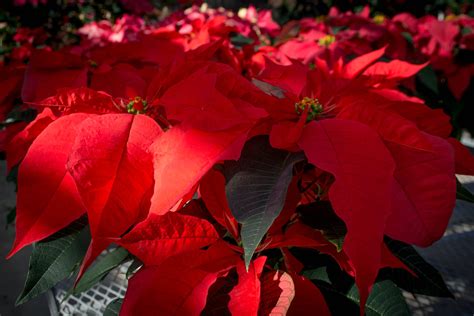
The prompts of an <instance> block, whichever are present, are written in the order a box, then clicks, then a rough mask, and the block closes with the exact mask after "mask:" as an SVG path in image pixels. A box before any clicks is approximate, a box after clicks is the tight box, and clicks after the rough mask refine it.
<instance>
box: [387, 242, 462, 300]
mask: <svg viewBox="0 0 474 316" xmlns="http://www.w3.org/2000/svg"><path fill="white" fill-rule="evenodd" d="M385 242H386V244H387V246H388V248H389V249H390V250H391V251H392V253H393V254H394V255H395V256H397V257H398V258H399V259H400V260H401V261H402V262H403V263H404V264H405V265H406V266H407V267H408V268H410V269H411V270H412V271H413V272H414V273H415V274H416V275H417V276H418V277H414V276H413V275H412V274H410V273H409V272H408V271H405V270H403V269H383V270H382V271H381V273H380V277H382V278H387V279H390V280H392V281H393V282H395V284H397V285H398V287H400V288H402V289H404V290H407V291H409V292H412V293H418V294H424V295H430V296H439V297H452V298H454V296H453V294H452V293H451V292H450V291H449V289H448V288H447V286H446V284H445V283H444V280H443V278H442V277H441V275H440V274H439V272H438V271H437V270H436V269H435V268H434V267H433V266H432V265H430V264H429V263H428V262H426V261H425V260H424V259H423V258H422V257H421V256H420V255H419V254H418V252H417V251H416V250H415V249H414V248H413V247H412V246H410V245H407V244H405V243H403V242H400V241H396V240H392V239H388V238H387V239H386V241H385Z"/></svg>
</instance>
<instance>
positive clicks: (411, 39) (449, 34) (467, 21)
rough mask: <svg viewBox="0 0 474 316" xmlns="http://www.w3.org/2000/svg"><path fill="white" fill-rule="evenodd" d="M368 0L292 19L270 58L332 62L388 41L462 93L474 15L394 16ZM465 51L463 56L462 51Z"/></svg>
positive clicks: (473, 42) (399, 54) (397, 54)
mask: <svg viewBox="0 0 474 316" xmlns="http://www.w3.org/2000/svg"><path fill="white" fill-rule="evenodd" d="M370 13H371V12H370V8H369V7H368V6H366V7H364V9H363V10H362V11H360V12H358V13H353V12H340V11H339V10H337V8H335V7H333V8H332V9H331V10H330V12H329V14H328V15H327V16H325V17H319V18H317V19H313V18H305V19H301V20H298V21H290V22H289V23H287V24H286V25H284V26H283V27H282V31H281V33H280V34H279V36H278V37H277V40H276V44H277V45H276V46H277V48H275V49H271V48H266V47H264V48H261V50H265V51H267V50H270V51H272V53H273V58H274V59H276V60H280V61H283V62H285V61H286V62H287V61H288V58H291V59H296V60H299V61H301V62H303V63H305V64H310V63H313V62H314V60H315V58H322V59H324V60H326V61H327V62H329V63H331V64H333V63H335V62H337V60H338V59H339V58H341V57H345V56H347V55H356V56H359V55H361V54H365V53H368V52H370V51H372V50H374V49H377V48H381V47H383V46H385V45H387V46H388V47H387V56H388V57H391V58H398V59H402V60H407V61H417V62H420V63H421V62H425V61H430V64H431V66H432V67H433V68H434V69H435V70H436V71H438V72H439V73H440V75H439V77H440V80H441V79H442V80H446V81H447V84H448V86H449V89H450V90H451V92H452V94H453V95H454V96H455V97H456V98H457V99H460V98H461V97H462V95H463V94H464V93H465V91H466V89H467V87H468V86H469V82H470V79H471V78H472V77H473V76H474V64H473V63H472V58H471V59H469V58H466V56H470V54H472V52H473V50H474V35H473V34H474V32H473V31H474V19H473V18H471V17H469V16H465V15H460V16H454V15H448V16H446V18H445V19H444V20H439V19H438V18H436V17H434V16H431V15H427V16H424V17H422V18H416V17H415V16H413V15H411V14H410V13H406V12H404V13H399V14H397V15H395V16H393V17H386V16H383V15H380V14H378V15H374V16H371V14H370ZM463 56H464V57H463Z"/></svg>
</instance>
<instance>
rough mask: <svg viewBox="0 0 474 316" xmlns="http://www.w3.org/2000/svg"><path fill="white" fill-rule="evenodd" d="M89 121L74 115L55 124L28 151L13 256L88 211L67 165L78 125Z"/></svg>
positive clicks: (21, 170) (20, 183)
mask: <svg viewBox="0 0 474 316" xmlns="http://www.w3.org/2000/svg"><path fill="white" fill-rule="evenodd" d="M87 117H88V115H87V114H72V115H70V116H67V117H63V118H61V119H59V120H57V121H55V122H53V123H52V124H50V125H49V126H48V127H47V128H46V129H45V130H44V131H43V132H42V133H41V134H40V135H39V136H38V137H37V138H36V139H35V141H34V142H33V143H32V145H31V147H30V149H29V150H28V153H27V155H26V157H25V158H24V159H23V161H22V163H21V166H20V168H19V171H18V197H17V219H16V225H17V226H16V239H15V243H14V244H13V247H12V250H11V251H10V254H9V256H12V255H13V254H14V253H15V252H17V251H18V250H20V249H21V248H23V247H24V246H26V245H29V244H31V243H33V242H35V241H38V240H41V239H44V238H46V237H48V236H49V235H52V234H53V233H55V232H57V231H58V230H60V229H62V228H64V227H65V226H67V225H68V224H69V223H71V222H72V221H73V220H75V219H77V218H79V217H80V216H81V215H82V214H84V212H85V211H86V208H85V207H84V204H83V202H82V199H81V196H80V195H79V192H78V190H77V187H76V184H75V182H74V179H73V177H72V176H71V174H70V173H69V172H68V171H67V169H66V163H67V160H68V157H69V154H70V153H71V150H72V147H73V141H74V139H75V137H76V135H77V133H78V125H79V124H80V123H81V122H83V121H84V120H85V119H86V118H87ZM38 183H41V185H38Z"/></svg>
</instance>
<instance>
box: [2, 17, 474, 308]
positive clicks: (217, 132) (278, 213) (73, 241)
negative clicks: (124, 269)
mask: <svg viewBox="0 0 474 316" xmlns="http://www.w3.org/2000/svg"><path fill="white" fill-rule="evenodd" d="M252 10H253V11H252ZM343 18H344V17H343ZM278 30H279V26H278V25H276V24H275V23H274V22H273V21H272V20H271V16H270V15H269V14H268V12H259V13H257V12H256V11H254V8H249V9H248V10H247V11H241V14H239V15H234V14H231V13H230V12H226V11H223V10H204V9H202V8H201V9H199V10H198V9H197V8H193V9H191V10H187V11H185V12H179V13H176V14H175V15H172V16H171V17H170V18H169V19H168V20H166V21H164V22H163V23H161V24H159V25H156V26H154V27H150V28H149V29H147V31H146V32H145V31H143V32H141V33H140V32H138V30H137V32H138V33H137V34H136V36H134V37H126V40H123V41H119V42H114V41H108V40H97V41H92V42H91V41H85V43H84V45H83V46H74V47H69V48H65V49H62V50H59V51H46V50H36V51H34V52H33V53H32V55H31V58H30V60H29V63H28V65H27V66H26V69H23V70H18V73H17V74H16V75H17V77H18V78H20V79H18V84H15V85H14V86H13V85H11V86H8V87H4V88H2V89H4V90H5V91H4V92H5V95H7V96H8V97H9V99H8V98H4V99H3V100H2V102H5V104H7V105H6V106H8V111H5V116H6V117H8V119H7V120H6V122H5V129H4V130H3V134H2V137H3V139H4V143H5V145H4V150H5V151H6V158H7V164H8V168H9V170H10V171H11V172H12V173H17V183H18V194H17V208H16V239H15V242H14V244H13V246H12V250H11V252H10V254H9V256H12V255H14V254H15V253H17V252H18V251H19V250H21V249H22V248H24V247H26V246H28V245H31V244H34V245H35V247H34V250H33V253H32V257H31V261H30V273H29V275H28V278H27V281H26V284H25V289H24V291H23V293H22V294H21V295H20V297H19V299H18V302H19V303H23V302H26V301H27V300H29V299H31V298H32V297H35V296H36V295H39V294H41V293H42V292H44V291H46V290H47V289H49V288H51V287H52V286H54V285H55V284H57V282H59V281H61V280H62V279H65V278H68V277H72V278H74V279H75V284H74V288H73V289H71V291H72V293H79V292H81V291H84V290H87V289H88V288H90V287H91V286H92V285H94V284H95V283H96V282H97V281H98V280H100V279H101V278H103V277H104V275H105V274H106V273H107V272H108V271H110V270H111V269H112V268H113V267H115V266H118V265H120V264H122V263H124V262H128V261H132V262H133V263H132V264H131V267H130V269H129V273H127V275H128V276H129V283H128V289H127V293H126V295H125V297H124V298H123V303H122V301H114V302H113V303H112V304H114V305H116V304H119V305H120V304H121V307H120V314H121V315H155V314H158V315H222V314H232V315H275V314H282V315H285V314H288V315H306V314H308V311H311V313H316V314H323V315H330V314H334V315H337V314H340V313H344V314H348V313H349V314H351V313H352V314H359V313H360V314H364V313H367V314H371V315H372V314H376V315H378V314H385V313H388V312H389V311H390V310H392V311H393V310H397V312H399V313H400V314H408V313H409V311H408V308H407V306H406V304H405V302H404V299H403V296H402V294H401V289H403V290H407V291H411V292H413V293H421V294H426V295H434V296H445V297H451V296H452V294H451V293H450V292H449V290H448V288H447V287H446V285H445V284H444V282H443V280H442V278H441V276H440V275H439V273H438V272H437V271H436V270H435V269H434V268H433V267H431V266H430V265H429V264H428V263H427V262H425V261H424V260H423V259H422V258H421V257H420V256H419V255H418V254H417V253H416V251H415V249H414V248H413V247H412V245H417V246H422V247H425V246H429V245H431V244H432V243H433V242H435V241H436V240H438V239H440V238H441V237H442V235H443V233H444V231H445V229H446V226H447V224H448V220H449V218H450V215H451V213H452V210H453V208H454V205H455V200H456V197H457V196H458V197H463V198H464V199H468V200H471V201H473V197H472V196H471V195H469V192H468V191H466V190H462V186H460V184H459V183H457V181H456V176H455V175H456V174H468V175H474V158H473V156H472V155H471V154H470V152H469V151H468V149H466V148H465V147H464V146H463V145H461V143H460V142H459V141H458V140H457V139H455V138H453V137H451V132H452V126H451V123H450V117H449V116H447V115H446V114H445V113H444V112H443V111H442V110H441V109H431V108H429V107H428V106H426V105H425V103H424V101H423V100H422V99H421V98H419V97H417V96H415V95H412V94H409V91H410V90H407V89H404V87H406V81H407V80H409V79H410V78H412V77H413V76H414V75H416V74H417V73H418V72H419V71H421V70H422V69H424V68H425V67H426V66H427V64H426V63H419V64H413V63H409V62H406V61H402V60H399V59H393V60H390V61H387V60H386V59H384V56H387V47H382V48H379V49H377V50H369V52H367V53H363V54H360V52H354V54H353V55H360V56H358V57H355V58H349V57H352V56H349V54H346V53H344V54H342V55H337V58H332V57H334V56H332V55H324V54H326V53H328V52H331V50H326V49H328V48H329V47H330V45H332V44H333V43H330V42H331V41H333V40H334V38H331V37H321V38H320V40H322V42H321V43H319V44H320V45H322V46H321V47H323V48H322V49H323V50H325V53H324V54H323V55H320V54H319V53H317V54H314V55H312V56H311V62H306V61H305V60H299V58H293V57H292V56H290V55H289V54H288V53H287V51H286V48H284V47H287V48H288V45H289V43H290V42H287V44H283V45H279V44H277V45H276V46H267V48H263V47H264V46H263V45H268V44H269V43H272V42H275V41H274V37H275V36H277V35H278V34H279V32H278ZM81 32H87V28H83V29H82V31H81ZM237 34H240V35H237ZM313 35H314V34H313ZM325 36H327V35H325ZM91 38H92V37H91ZM313 44H314V43H313ZM319 44H318V45H319ZM315 52H316V51H315ZM332 52H340V51H339V49H338V48H334V50H333V51H332ZM338 54H339V53H338ZM389 55H390V54H389ZM324 56H326V57H327V56H332V57H331V58H329V59H328V58H325V57H324ZM15 98H16V99H17V100H18V99H19V98H20V99H21V102H18V103H17V104H14V103H12V102H11V100H12V99H15ZM13 106H14V111H13V112H11V111H10V109H11V108H12V107H13ZM27 112H33V113H37V116H36V117H35V118H34V119H33V120H30V121H29V122H24V121H20V120H19V119H18V118H17V119H14V117H13V114H14V113H17V115H18V113H27ZM12 113H13V114H12ZM457 192H458V195H457ZM107 249H109V250H110V249H113V250H112V251H111V252H108V253H107V254H106V255H102V256H101V253H105V252H104V251H105V250H107ZM94 262H95V263H94Z"/></svg>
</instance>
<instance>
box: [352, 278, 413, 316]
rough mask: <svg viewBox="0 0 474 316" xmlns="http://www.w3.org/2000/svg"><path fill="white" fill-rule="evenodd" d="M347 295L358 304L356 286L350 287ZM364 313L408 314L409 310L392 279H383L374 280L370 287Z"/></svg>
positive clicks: (373, 315)
mask: <svg viewBox="0 0 474 316" xmlns="http://www.w3.org/2000/svg"><path fill="white" fill-rule="evenodd" d="M347 297H349V299H351V300H352V301H354V302H356V303H357V304H359V301H360V298H359V291H358V290H357V287H356V286H353V287H352V288H351V290H350V291H349V293H348V294H347ZM365 314H366V315H367V316H377V315H380V316H382V315H387V316H389V315H390V316H392V315H393V316H395V315H400V316H402V315H410V310H409V309H408V306H407V304H406V302H405V298H404V297H403V294H402V292H401V291H400V289H399V288H398V287H397V286H396V285H395V284H393V282H392V281H389V280H385V281H381V282H376V283H375V284H374V286H373V287H372V291H371V292H370V295H369V298H368V299H367V303H366V304H365Z"/></svg>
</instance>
